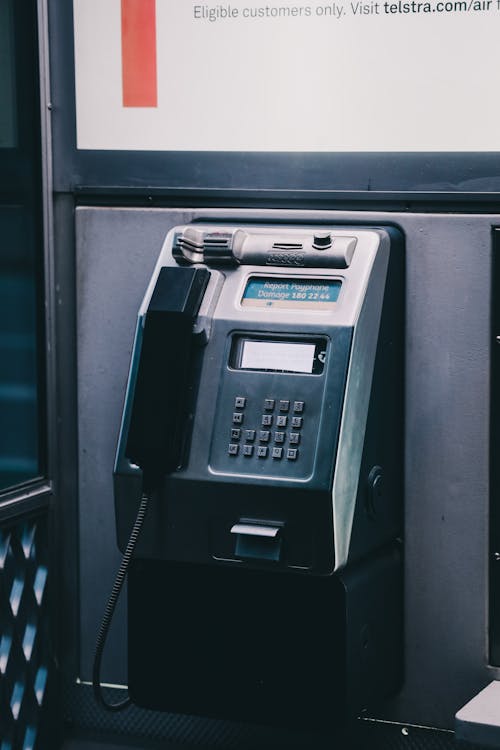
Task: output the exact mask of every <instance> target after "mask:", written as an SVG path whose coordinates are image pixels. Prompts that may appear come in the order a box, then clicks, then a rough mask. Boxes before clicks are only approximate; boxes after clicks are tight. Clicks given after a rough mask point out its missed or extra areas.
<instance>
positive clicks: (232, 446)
mask: <svg viewBox="0 0 500 750" xmlns="http://www.w3.org/2000/svg"><path fill="white" fill-rule="evenodd" d="M239 449H240V446H239V445H238V444H237V443H229V446H228V448H227V452H228V453H229V455H230V456H237V455H238V451H239Z"/></svg>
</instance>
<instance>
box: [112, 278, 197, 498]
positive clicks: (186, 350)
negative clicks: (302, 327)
mask: <svg viewBox="0 0 500 750" xmlns="http://www.w3.org/2000/svg"><path fill="white" fill-rule="evenodd" d="M209 278H210V272H209V271H208V270H207V269H206V268H192V267H177V268H175V267H173V268H172V267H164V268H162V269H161V270H160V274H159V276H158V280H157V282H156V286H155V289H154V291H153V295H152V297H151V301H150V303H149V307H148V310H147V313H146V319H145V323H144V331H143V337H142V347H141V354H140V361H139V368H138V372H137V380H136V385H135V391H134V400H133V406H132V413H131V419H130V427H129V433H128V440H127V446H126V450H125V455H126V457H127V458H128V459H129V460H130V461H131V462H132V463H134V464H136V465H137V466H139V467H140V468H141V469H142V471H143V487H144V491H145V492H151V491H152V490H154V489H157V488H158V485H159V483H160V482H161V480H162V478H163V477H164V476H165V475H166V474H169V473H170V472H172V471H174V470H175V469H176V468H177V466H178V465H179V462H180V458H181V456H180V451H181V445H182V440H181V436H182V419H183V416H184V405H185V395H186V388H187V384H188V383H189V366H190V361H191V355H192V351H191V350H192V343H193V335H192V331H193V325H194V322H195V320H196V317H197V315H198V311H199V309H200V305H201V301H202V298H203V294H204V293H205V289H206V287H207V284H208V281H209Z"/></svg>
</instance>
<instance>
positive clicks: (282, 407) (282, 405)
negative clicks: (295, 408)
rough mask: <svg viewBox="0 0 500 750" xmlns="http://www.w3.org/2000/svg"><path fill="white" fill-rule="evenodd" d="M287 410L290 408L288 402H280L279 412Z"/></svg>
mask: <svg viewBox="0 0 500 750" xmlns="http://www.w3.org/2000/svg"><path fill="white" fill-rule="evenodd" d="M289 408H290V401H280V403H279V410H280V411H288V410H289Z"/></svg>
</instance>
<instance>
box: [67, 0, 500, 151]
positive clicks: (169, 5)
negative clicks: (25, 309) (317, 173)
mask: <svg viewBox="0 0 500 750" xmlns="http://www.w3.org/2000/svg"><path fill="white" fill-rule="evenodd" d="M134 2H135V6H137V4H138V3H140V4H141V3H142V4H141V6H140V10H139V16H140V14H141V13H142V16H140V18H139V16H138V15H137V7H136V8H135V10H134ZM134 13H135V15H134ZM138 19H139V20H138ZM74 23H75V64H76V108H77V144H78V148H80V149H133V150H135V149H138V150H140V149H147V150H194V151H198V150H201V151H214V150H217V151H219V150H220V151H500V127H499V122H500V105H499V94H498V92H499V90H500V85H499V84H500V44H499V43H498V36H499V33H498V32H499V29H500V0H425V1H424V0H376V1H375V0H369V1H365V0H335V2H332V3H328V2H324V0H323V2H321V1H319V0H292V1H290V0H276V2H274V0H269V4H266V2H265V0H262V1H261V0H231V2H229V3H225V2H222V3H220V4H208V3H207V4H204V3H198V2H191V0H74ZM148 35H149V36H148ZM141 97H142V98H141Z"/></svg>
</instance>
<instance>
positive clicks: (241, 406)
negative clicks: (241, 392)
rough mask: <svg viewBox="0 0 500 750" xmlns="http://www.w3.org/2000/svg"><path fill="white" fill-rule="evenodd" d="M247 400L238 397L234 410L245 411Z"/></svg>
mask: <svg viewBox="0 0 500 750" xmlns="http://www.w3.org/2000/svg"><path fill="white" fill-rule="evenodd" d="M246 403H247V400H246V398H245V397H244V396H236V398H235V399H234V408H235V409H244V408H245V406H246Z"/></svg>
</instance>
